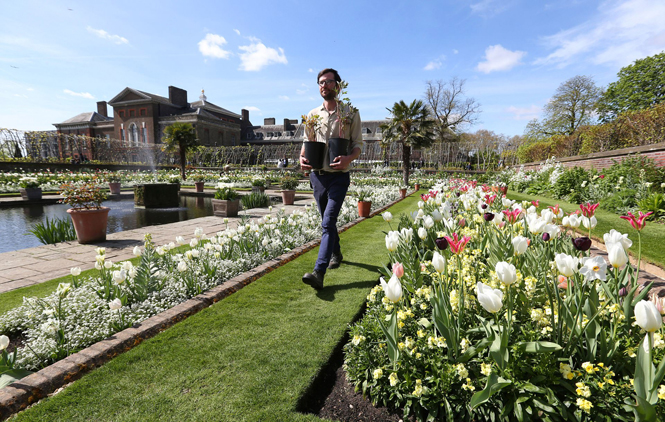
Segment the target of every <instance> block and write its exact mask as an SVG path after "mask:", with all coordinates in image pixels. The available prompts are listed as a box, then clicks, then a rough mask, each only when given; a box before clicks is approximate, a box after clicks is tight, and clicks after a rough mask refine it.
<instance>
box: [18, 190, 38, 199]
mask: <svg viewBox="0 0 665 422" xmlns="http://www.w3.org/2000/svg"><path fill="white" fill-rule="evenodd" d="M19 192H20V193H21V198H22V199H23V200H24V201H39V200H40V199H42V188H19Z"/></svg>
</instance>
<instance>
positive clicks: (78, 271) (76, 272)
mask: <svg viewBox="0 0 665 422" xmlns="http://www.w3.org/2000/svg"><path fill="white" fill-rule="evenodd" d="M70 271H71V273H72V275H73V276H74V277H77V276H79V275H81V267H72V269H71V270H70Z"/></svg>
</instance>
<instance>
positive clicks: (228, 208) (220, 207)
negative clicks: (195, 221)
mask: <svg viewBox="0 0 665 422" xmlns="http://www.w3.org/2000/svg"><path fill="white" fill-rule="evenodd" d="M239 205H240V199H239V195H238V192H236V191H234V190H233V189H231V188H229V187H225V186H218V187H217V191H216V192H215V198H213V200H212V211H213V213H214V214H215V215H216V216H218V217H235V216H237V215H238V208H239Z"/></svg>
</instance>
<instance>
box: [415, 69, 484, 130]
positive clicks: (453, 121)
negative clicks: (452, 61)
mask: <svg viewBox="0 0 665 422" xmlns="http://www.w3.org/2000/svg"><path fill="white" fill-rule="evenodd" d="M426 83H427V90H426V91H425V101H426V102H427V106H428V107H429V110H430V112H431V113H432V114H433V115H434V117H435V119H436V129H437V135H438V138H439V140H440V141H444V140H448V138H450V135H451V132H455V131H457V130H459V129H460V127H461V126H463V125H465V124H469V125H470V124H473V123H475V122H476V121H477V120H478V114H479V113H480V104H478V103H477V102H476V100H474V99H473V98H464V84H465V83H466V81H465V80H464V79H458V78H456V77H453V78H452V79H450V80H449V81H448V82H444V81H442V80H440V79H439V80H437V81H427V82H426ZM453 140H454V137H453Z"/></svg>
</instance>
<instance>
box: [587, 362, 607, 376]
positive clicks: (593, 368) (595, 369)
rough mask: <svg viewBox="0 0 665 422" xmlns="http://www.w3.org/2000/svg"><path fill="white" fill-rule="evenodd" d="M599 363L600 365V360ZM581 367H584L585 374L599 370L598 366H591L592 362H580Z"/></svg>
mask: <svg viewBox="0 0 665 422" xmlns="http://www.w3.org/2000/svg"><path fill="white" fill-rule="evenodd" d="M599 365H602V362H601V363H600V364H599ZM601 367H602V366H601ZM582 369H584V370H585V371H586V373H587V374H593V373H594V372H598V371H600V368H598V367H595V366H593V363H591V362H584V363H583V364H582Z"/></svg>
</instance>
